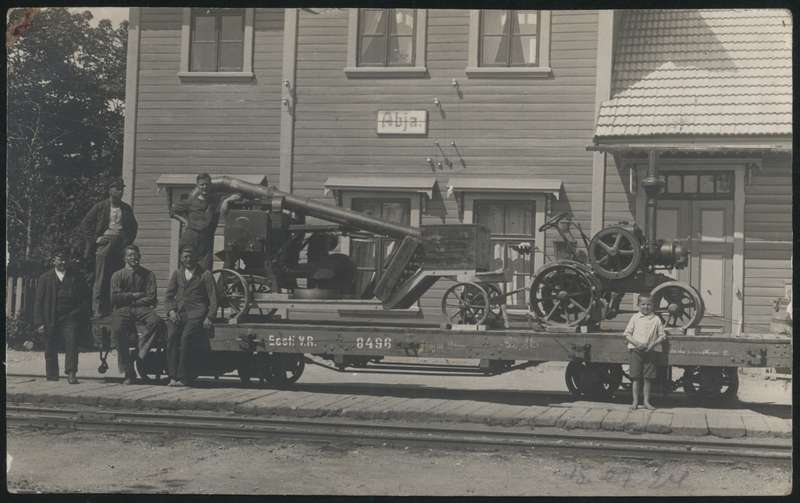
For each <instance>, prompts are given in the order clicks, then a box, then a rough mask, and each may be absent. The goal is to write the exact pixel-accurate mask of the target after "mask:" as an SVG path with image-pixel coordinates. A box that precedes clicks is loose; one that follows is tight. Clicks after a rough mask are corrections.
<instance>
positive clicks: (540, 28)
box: [464, 9, 553, 78]
mask: <svg viewBox="0 0 800 503" xmlns="http://www.w3.org/2000/svg"><path fill="white" fill-rule="evenodd" d="M507 10H509V11H511V10H520V9H507ZM538 13H539V21H538V24H537V27H536V37H537V41H536V48H537V49H536V50H537V54H536V64H535V65H525V66H481V63H480V48H481V45H482V38H483V36H482V33H481V10H479V9H472V10H470V17H469V48H468V56H467V68H466V69H465V70H464V71H465V73H466V74H467V77H469V78H481V77H489V78H491V77H525V78H548V77H551V76H552V74H553V70H552V68H551V67H550V29H551V24H552V11H549V10H539V11H538Z"/></svg>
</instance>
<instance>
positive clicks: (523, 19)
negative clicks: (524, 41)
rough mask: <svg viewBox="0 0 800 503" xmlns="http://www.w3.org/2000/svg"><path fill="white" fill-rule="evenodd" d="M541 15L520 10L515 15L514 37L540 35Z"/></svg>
mask: <svg viewBox="0 0 800 503" xmlns="http://www.w3.org/2000/svg"><path fill="white" fill-rule="evenodd" d="M538 20H539V13H538V12H537V11H535V10H528V11H526V10H518V11H516V12H515V15H514V23H513V24H512V25H511V33H512V34H513V35H517V34H519V35H536V34H537V33H538V31H537V29H538V26H537V25H538Z"/></svg>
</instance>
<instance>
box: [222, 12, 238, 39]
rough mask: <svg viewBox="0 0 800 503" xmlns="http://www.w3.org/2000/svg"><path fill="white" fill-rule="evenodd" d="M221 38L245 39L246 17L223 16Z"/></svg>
mask: <svg viewBox="0 0 800 503" xmlns="http://www.w3.org/2000/svg"><path fill="white" fill-rule="evenodd" d="M220 40H225V41H234V40H239V41H241V40H244V17H243V16H241V15H239V16H223V17H222V33H221V34H220Z"/></svg>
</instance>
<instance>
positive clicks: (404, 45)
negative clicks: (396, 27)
mask: <svg viewBox="0 0 800 503" xmlns="http://www.w3.org/2000/svg"><path fill="white" fill-rule="evenodd" d="M389 44H390V45H389V64H390V65H397V66H400V65H406V66H410V65H412V64H413V62H414V53H413V51H414V42H413V40H412V39H411V37H392V38H391V39H390V41H389Z"/></svg>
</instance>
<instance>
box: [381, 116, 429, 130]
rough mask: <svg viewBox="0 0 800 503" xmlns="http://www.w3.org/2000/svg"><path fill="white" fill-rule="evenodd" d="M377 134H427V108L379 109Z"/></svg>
mask: <svg viewBox="0 0 800 503" xmlns="http://www.w3.org/2000/svg"><path fill="white" fill-rule="evenodd" d="M377 131H378V134H392V135H395V134H411V135H419V134H428V111H427V110H379V111H378V129H377Z"/></svg>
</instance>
